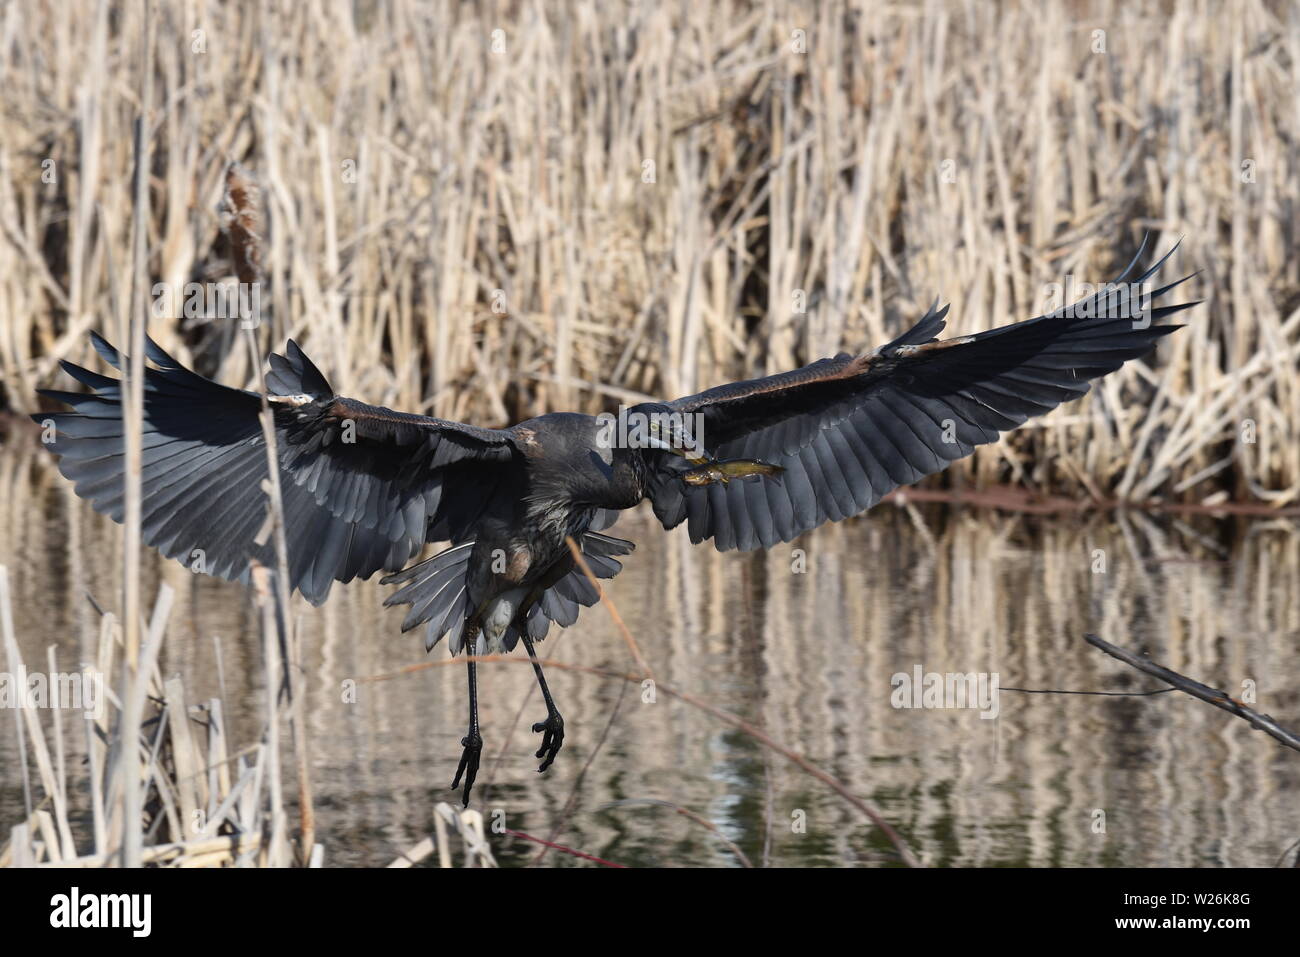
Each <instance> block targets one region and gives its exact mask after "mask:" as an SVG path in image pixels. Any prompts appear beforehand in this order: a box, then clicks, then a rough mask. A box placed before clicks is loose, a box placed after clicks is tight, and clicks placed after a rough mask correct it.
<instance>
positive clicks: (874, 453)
mask: <svg viewBox="0 0 1300 957" xmlns="http://www.w3.org/2000/svg"><path fill="white" fill-rule="evenodd" d="M1175 248H1177V247H1175ZM1172 252H1173V250H1170V253H1169V254H1166V256H1165V257H1164V258H1162V259H1161V260H1160V261H1159V262H1157V263H1156V264H1155V265H1154V266H1153V267H1152V268H1151V269H1150V270H1148V271H1147V272H1146V273H1143V274H1142V275H1138V276H1134V273H1135V269H1134V266H1135V265H1136V262H1137V259H1136V258H1135V259H1134V264H1131V265H1130V266H1129V268H1128V269H1127V270H1125V272H1124V274H1123V275H1121V276H1120V278H1119V279H1118V280H1116V282H1115V283H1114V284H1111V285H1110V286H1108V287H1106V288H1104V289H1103V290H1101V291H1099V292H1098V293H1097V294H1096V295H1094V296H1092V297H1090V298H1089V299H1085V300H1083V301H1082V302H1080V303H1076V304H1075V305H1073V306H1071V307H1069V308H1064V309H1061V310H1057V311H1056V312H1054V313H1052V314H1050V315H1046V316H1039V317H1038V318H1036V319H1029V320H1026V321H1024V322H1018V323H1015V324H1013V325H1009V326H1003V327H1001V328H998V329H992V330H989V331H988V332H982V333H979V334H977V335H973V336H966V337H963V338H959V339H949V340H946V341H943V342H940V341H936V339H935V335H936V334H937V333H938V332H940V331H941V330H942V329H943V326H944V322H943V317H944V315H945V314H946V313H947V309H946V308H944V309H943V310H941V311H936V310H934V309H931V310H930V312H928V313H927V314H926V315H925V316H924V317H923V318H922V319H921V321H920V322H919V323H917V325H916V326H914V327H913V328H912V329H910V330H909V331H908V332H907V333H905V334H904V335H902V336H901V337H899V338H898V339H896V340H894V341H893V342H891V343H888V344H887V345H885V346H882V347H880V348H879V349H877V350H876V351H875V352H874V353H872V354H870V355H863V356H848V355H840V356H837V357H836V358H834V359H822V360H820V361H819V362H814V363H812V364H811V365H807V366H804V367H803V368H802V369H796V370H795V371H793V372H787V373H783V374H781V375H774V376H768V377H767V378H763V379H754V380H751V381H749V382H738V383H734V384H731V385H724V386H719V387H718V388H715V389H710V390H708V391H707V392H701V393H700V394H698V395H693V396H688V397H686V398H683V399H678V400H677V401H675V402H671V403H669V406H670V408H672V409H673V410H674V411H677V412H681V413H688V414H698V415H701V416H703V422H702V427H703V432H702V438H703V443H704V445H705V447H706V448H707V449H708V450H709V452H710V453H711V454H712V455H713V456H714V457H716V458H718V459H731V458H743V459H760V460H762V461H765V462H769V463H772V464H775V465H780V466H783V467H784V469H785V471H784V473H783V474H782V476H781V477H780V479H766V478H765V479H759V480H752V481H732V482H730V483H729V484H713V485H706V486H693V485H687V484H686V483H685V482H683V481H681V479H680V474H681V472H682V471H683V470H685V469H686V468H688V467H689V466H688V465H687V464H686V463H685V462H684V461H683V460H682V459H681V458H677V457H673V456H671V455H668V454H666V453H656V460H657V462H658V467H657V469H656V471H655V474H654V476H653V479H652V481H651V484H650V489H649V495H650V499H651V502H652V504H653V505H654V510H655V514H656V515H657V516H658V517H659V519H660V521H662V522H663V524H664V526H665V527H667V528H673V527H674V526H676V525H678V524H679V523H681V522H682V521H686V522H687V524H688V528H689V530H690V535H691V540H692V541H695V542H700V541H703V540H705V539H708V538H712V539H713V541H714V544H715V545H716V546H717V547H718V549H719V550H722V551H725V550H727V549H732V548H739V549H753V548H759V547H763V548H766V547H770V546H772V545H774V544H775V543H777V542H780V541H786V542H788V541H790V540H791V539H793V538H795V537H796V536H798V535H800V534H802V533H803V532H806V531H808V530H809V529H812V528H815V527H816V526H818V525H821V524H822V523H824V522H827V521H839V520H841V519H844V518H847V517H849V516H851V515H856V514H858V513H859V512H862V511H864V510H866V509H868V508H870V507H871V506H872V505H874V504H875V503H876V502H878V501H879V500H880V499H881V498H882V497H883V496H884V495H885V494H886V493H888V492H889V491H891V490H892V489H895V488H897V487H898V486H900V485H907V484H909V483H912V482H915V481H917V480H918V479H920V478H921V477H923V476H925V475H929V474H930V473H932V472H937V471H939V470H940V469H943V468H945V467H946V466H947V465H948V464H949V463H950V462H953V461H955V460H956V459H959V458H962V457H964V456H967V455H969V454H971V452H973V451H974V449H975V446H977V445H983V444H985V443H988V442H994V441H996V440H997V439H998V437H999V435H1000V433H1002V432H1005V431H1008V430H1009V429H1013V428H1015V427H1016V426H1018V425H1020V424H1021V423H1023V422H1024V421H1025V420H1026V419H1028V418H1030V417H1031V416H1035V415H1042V414H1043V413H1045V412H1048V411H1049V410H1051V409H1053V408H1055V407H1056V406H1057V405H1059V404H1061V403H1062V402H1068V401H1070V400H1071V399H1077V398H1079V397H1080V396H1082V395H1083V394H1085V393H1086V392H1087V391H1088V388H1089V384H1088V383H1089V380H1091V379H1095V378H1097V377H1099V376H1103V375H1105V374H1106V373H1108V372H1113V371H1114V370H1115V369H1118V368H1119V367H1120V366H1121V365H1123V363H1124V362H1125V361H1127V360H1129V359H1133V358H1137V357H1138V356H1141V355H1143V354H1145V353H1146V352H1148V351H1149V350H1150V349H1151V348H1152V347H1153V345H1154V344H1155V342H1156V341H1157V340H1158V339H1159V338H1160V337H1162V336H1165V335H1168V334H1169V333H1171V332H1173V331H1174V330H1175V329H1178V328H1180V327H1179V326H1176V325H1163V326H1162V325H1157V324H1156V322H1157V321H1158V320H1160V319H1162V318H1163V317H1165V316H1168V315H1170V314H1172V313H1175V312H1178V311H1179V310H1182V309H1186V308H1188V307H1189V306H1193V305H1196V303H1181V304H1177V305H1164V306H1160V305H1157V304H1156V301H1157V300H1158V299H1159V298H1160V297H1161V296H1162V295H1163V294H1165V293H1167V292H1168V291H1169V290H1171V289H1173V288H1174V287H1175V286H1177V285H1178V284H1179V283H1181V282H1184V281H1185V279H1187V278H1191V277H1185V278H1184V279H1180V280H1178V281H1177V282H1173V283H1170V284H1169V285H1167V286H1164V287H1163V288H1159V289H1150V288H1148V286H1147V284H1146V282H1147V280H1148V279H1149V278H1150V277H1151V276H1152V275H1154V274H1155V273H1156V271H1157V270H1158V269H1159V268H1160V267H1161V266H1162V265H1163V264H1164V262H1165V260H1166V259H1168V258H1169V255H1171V254H1172ZM1140 255H1141V251H1139V256H1140ZM698 437H699V436H698V432H697V438H698Z"/></svg>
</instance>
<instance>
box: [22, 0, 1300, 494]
mask: <svg viewBox="0 0 1300 957" xmlns="http://www.w3.org/2000/svg"><path fill="white" fill-rule="evenodd" d="M152 9H153V14H152V16H151V19H150V21H149V23H148V24H146V23H145V22H144V21H143V20H142V16H143V13H142V11H143V10H144V7H143V6H142V5H139V4H122V5H121V6H120V7H118V6H114V5H111V4H102V5H101V4H96V3H93V2H91V0H72V2H70V3H66V4H48V5H44V4H20V5H11V6H9V7H7V8H6V9H5V12H4V14H3V15H2V16H3V18H4V23H3V33H2V34H0V35H3V36H5V37H6V56H4V57H0V85H3V87H4V89H5V91H6V95H5V98H4V103H3V106H0V143H2V144H4V145H3V146H0V237H3V238H0V313H3V315H4V316H5V322H4V332H3V335H0V370H2V371H3V377H4V384H5V389H4V396H3V401H7V403H8V404H9V406H10V407H12V408H14V409H16V410H20V411H28V410H30V409H31V407H32V405H33V403H34V401H35V400H34V398H33V389H34V388H35V387H36V386H37V385H38V384H41V383H45V382H48V381H50V380H51V379H52V378H53V375H54V372H55V369H56V367H55V360H56V359H58V358H62V357H71V358H74V359H84V358H85V357H86V354H87V353H86V345H85V331H86V330H87V329H88V328H93V327H98V328H101V329H112V328H114V322H113V321H112V317H115V316H116V317H120V316H122V315H123V312H124V310H125V309H127V308H128V307H130V308H137V304H138V302H139V297H138V295H133V294H132V293H131V292H128V291H127V289H126V288H124V287H127V286H129V285H130V280H129V278H125V277H129V276H132V275H134V276H136V277H139V275H140V273H139V270H140V267H141V265H142V263H141V253H142V254H143V257H144V263H143V265H144V266H145V267H146V269H147V273H148V276H149V277H151V278H152V279H154V280H156V281H162V282H168V283H172V284H173V285H179V284H182V283H184V282H186V281H189V280H219V279H222V278H223V277H225V276H226V274H227V273H228V272H229V270H230V266H229V265H228V264H229V261H230V260H229V255H228V253H229V249H228V244H227V243H226V242H225V240H224V239H223V238H222V235H221V229H220V225H221V224H220V217H219V215H218V213H217V211H216V207H217V204H218V200H219V199H220V196H221V194H222V191H223V179H222V172H223V169H224V167H225V165H226V162H227V160H228V159H229V158H232V157H233V158H238V159H241V160H243V161H245V162H247V163H248V164H249V165H250V166H251V167H253V168H255V169H256V170H257V171H258V173H259V175H260V176H261V177H262V178H263V180H264V184H265V195H266V200H267V205H268V219H269V224H270V229H269V237H268V244H267V248H266V249H265V251H264V253H265V257H264V263H263V265H264V267H265V270H266V275H267V279H268V293H267V297H266V298H267V299H268V300H269V303H268V305H269V307H270V308H269V309H268V312H269V313H270V319H269V321H268V322H266V323H264V324H263V326H262V328H261V329H260V330H258V331H259V338H260V345H261V347H262V349H263V350H265V348H266V347H268V346H271V345H279V344H280V343H281V342H282V341H283V339H284V338H285V337H287V336H289V335H293V336H296V337H298V338H300V339H302V340H303V341H304V342H305V345H306V347H307V348H308V350H309V351H310V352H311V353H312V354H313V355H314V356H315V357H316V359H317V361H318V362H319V364H320V365H321V366H322V368H324V369H326V370H328V371H329V373H330V375H331V377H332V378H333V380H334V381H335V383H336V385H337V386H338V387H339V388H340V390H341V391H344V392H346V393H349V394H353V395H358V396H361V397H364V398H366V399H369V400H371V401H376V402H382V403H388V404H393V405H396V406H399V407H403V408H408V409H417V410H432V411H435V412H437V413H438V414H440V415H444V416H451V417H456V418H462V419H472V420H475V421H478V422H482V423H484V424H500V423H503V422H505V421H507V420H510V419H516V418H519V417H523V416H526V415H529V414H534V413H537V412H540V411H544V410H547V409H551V408H562V407H567V406H572V407H577V408H581V409H584V410H595V409H598V408H601V407H608V406H609V405H611V404H614V403H617V402H619V401H624V400H631V399H636V398H639V397H641V396H644V395H651V394H655V395H674V394H680V393H683V392H687V391H689V390H692V389H695V388H698V387H703V386H706V385H710V384H713V383H715V382H717V381H720V380H723V379H728V378H734V377H739V376H745V375H749V374H754V373H762V372H768V371H774V370H777V369H781V368H786V367H790V366H793V365H795V364H797V363H799V362H802V361H805V360H808V359H811V358H815V357H817V356H819V355H822V354H826V353H829V352H833V351H835V350H837V349H839V348H842V347H843V348H855V349H856V348H862V347H864V346H870V345H872V344H874V343H876V342H879V341H881V340H883V339H884V338H886V337H887V336H889V335H890V334H892V333H894V332H897V331H898V330H899V329H900V328H901V327H902V326H903V325H904V324H905V323H906V322H908V321H909V320H911V319H914V318H915V317H916V316H917V315H918V313H919V311H920V310H921V309H922V308H923V306H924V305H925V304H926V303H927V301H928V300H929V299H930V298H931V297H932V296H934V295H936V294H938V295H941V296H943V297H944V298H946V299H948V300H951V301H952V303H953V306H954V308H953V323H954V328H955V329H956V330H959V331H962V332H967V331H973V330H979V329H984V328H988V327H990V326H993V325H996V324H1000V323H1002V322H1005V321H1007V320H1009V319H1012V318H1019V317H1023V316H1026V315H1029V314H1032V313H1034V312H1035V311H1038V309H1039V307H1040V306H1042V305H1043V303H1042V301H1041V300H1043V299H1044V298H1045V296H1046V295H1047V290H1048V288H1049V284H1051V283H1063V282H1064V281H1065V277H1066V276H1067V275H1071V276H1074V277H1077V279H1078V280H1079V281H1085V280H1086V281H1092V282H1096V281H1104V280H1105V279H1107V278H1109V277H1110V275H1111V274H1112V273H1113V271H1114V270H1115V269H1116V268H1117V266H1118V265H1120V264H1121V261H1122V260H1123V259H1124V258H1125V256H1126V255H1127V254H1128V253H1130V252H1131V251H1132V249H1133V248H1134V247H1135V245H1136V241H1137V239H1138V237H1139V236H1140V234H1141V233H1142V232H1144V231H1146V230H1152V231H1154V232H1155V233H1156V236H1157V244H1158V245H1159V246H1160V247H1162V248H1163V247H1167V246H1168V245H1169V244H1170V243H1171V242H1172V240H1173V239H1174V238H1176V237H1177V236H1179V235H1184V234H1185V235H1186V237H1187V239H1186V242H1185V243H1184V245H1183V248H1182V251H1181V252H1180V254H1179V257H1178V260H1177V265H1176V267H1175V268H1176V269H1177V270H1180V271H1189V270H1191V269H1193V268H1199V269H1201V270H1202V274H1201V276H1199V277H1198V278H1197V280H1196V281H1195V283H1194V284H1192V286H1193V288H1194V294H1195V295H1197V296H1202V297H1205V298H1206V299H1207V304H1206V306H1204V307H1202V308H1201V309H1200V310H1198V311H1196V312H1194V313H1192V314H1191V316H1190V319H1191V328H1190V329H1188V330H1187V331H1186V332H1184V333H1181V334H1180V335H1179V336H1177V337H1175V338H1173V339H1172V340H1169V341H1168V342H1167V343H1166V344H1164V345H1162V347H1161V349H1160V351H1159V355H1158V357H1157V358H1156V359H1155V360H1153V362H1152V363H1151V364H1150V365H1143V364H1135V365H1133V366H1132V367H1130V368H1128V369H1126V370H1125V371H1123V372H1122V373H1120V374H1117V375H1115V376H1112V377H1110V378H1109V379H1107V380H1106V381H1105V382H1104V383H1103V385H1102V386H1101V387H1100V388H1099V389H1098V390H1097V392H1096V394H1095V395H1093V396H1092V397H1090V398H1089V399H1087V400H1086V401H1085V402H1084V403H1081V404H1076V405H1072V406H1069V407H1067V408H1066V409H1063V410H1060V411H1059V412H1057V413H1055V414H1053V415H1052V416H1051V417H1049V418H1047V419H1046V420H1043V421H1042V422H1041V423H1040V424H1039V425H1038V427H1035V428H1029V429H1025V430H1021V431H1020V432H1018V433H1016V434H1015V435H1013V436H1012V437H1010V438H1009V439H1008V440H1007V441H1004V442H1002V443H1000V444H999V445H997V446H996V447H993V448H990V449H985V450H981V451H980V452H979V453H978V454H977V455H976V456H975V457H974V458H973V459H971V460H970V461H968V462H966V463H964V464H962V465H961V466H960V467H958V468H955V469H954V470H951V471H950V472H949V473H948V474H947V476H946V477H945V478H942V479H939V480H937V481H940V482H956V483H958V484H965V485H969V484H975V485H980V486H983V485H989V484H993V483H999V482H1003V481H1008V480H1012V481H1016V482H1020V483H1024V484H1026V485H1028V486H1030V487H1031V488H1034V489H1038V490H1052V491H1058V492H1062V493H1065V494H1074V495H1080V494H1082V495H1089V496H1097V497H1102V496H1111V497H1116V498H1120V499H1125V500H1130V501H1136V500H1151V499H1153V498H1164V499H1177V500H1183V501H1211V502H1214V501H1222V500H1226V499H1250V500H1255V501H1261V502H1267V503H1271V504H1285V503H1289V502H1294V501H1295V500H1296V496H1297V492H1298V491H1300V441H1297V439H1300V436H1297V429H1300V389H1298V388H1297V385H1296V382H1295V375H1294V369H1295V366H1296V352H1297V348H1298V347H1297V336H1296V332H1297V326H1298V325H1300V309H1297V304H1298V303H1300V263H1297V261H1296V259H1295V257H1294V256H1291V255H1290V254H1289V251H1290V249H1291V248H1292V247H1293V246H1294V241H1295V236H1294V229H1295V222H1296V209H1297V202H1298V201H1300V177H1298V176H1297V175H1296V173H1297V170H1296V164H1297V162H1298V160H1297V154H1296V152H1295V151H1294V150H1293V149H1291V148H1290V146H1289V145H1288V144H1291V143H1294V142H1295V141H1296V140H1297V139H1298V138H1300V114H1297V112H1296V110H1295V108H1294V103H1295V90H1296V88H1297V83H1298V82H1300V81H1298V78H1297V70H1300V12H1297V10H1296V8H1295V7H1294V5H1288V4H1285V3H1281V2H1267V0H1236V2H1230V3H1222V4H1219V3H1210V2H1200V0H1183V2H1148V3H1140V4H1131V3H1118V2H1112V0H1097V2H1065V0H1056V2H1047V3H1042V4H1039V3H1024V4H1015V3H1012V4H980V3H960V4H953V3H941V2H937V0H936V2H929V0H922V2H911V3H895V4H889V5H885V6H881V5H878V4H871V3H848V4H846V3H828V4H809V3H788V2H778V0H771V2H759V3H720V4H685V5H680V4H657V3H649V2H643V3H630V4H621V3H606V2H599V3H598V2H595V0H576V2H573V3H568V4H564V5H559V6H556V7H552V6H550V5H542V4H532V3H513V4H506V5H497V4H482V3H468V4H461V3H451V2H429V3H417V2H413V0H397V2H394V3H391V4H353V5H348V4H324V5H310V4H309V5H295V4H257V5H246V4H234V5H229V4H219V3H216V2H212V0H198V2H195V3H186V4H180V3H177V2H174V0H162V2H158V3H154V4H152ZM1099 31H1100V32H1099ZM150 64H151V65H152V68H151V69H150V67H149V65H150ZM146 70H147V71H148V72H149V77H150V79H151V81H152V82H151V83H149V84H146V83H145V82H144V79H145V77H144V76H143V75H142V74H143V71H146ZM146 92H149V97H148V98H147V99H146V98H145V93H146ZM142 105H143V107H144V108H145V109H146V110H147V113H148V115H147V117H146V119H147V122H146V123H144V124H142V125H141V126H140V127H139V129H140V130H141V131H142V133H141V136H140V137H139V138H137V137H136V136H134V135H133V131H134V130H136V128H137V127H136V124H137V120H139V119H140V112H141V109H142ZM137 160H141V161H143V162H144V163H145V164H146V166H145V168H146V169H147V170H148V171H149V173H150V175H149V177H148V182H147V183H145V180H144V178H139V179H136V180H134V181H133V176H132V173H133V170H134V169H135V168H136V162H137ZM141 187H145V188H143V189H142V188H141ZM142 207H143V208H142ZM137 221H139V222H141V223H142V224H143V226H144V227H145V228H144V229H143V230H139V229H136V223H137ZM133 239H134V240H135V241H134V242H133ZM140 242H143V243H144V244H145V245H144V249H143V251H142V250H141V247H140V246H139V245H138V244H139V243H140ZM126 251H133V252H134V255H128V254H127V253H126ZM124 270H130V271H129V272H124ZM136 292H137V293H138V282H137V290H136ZM150 326H151V329H150V331H151V333H152V334H153V335H154V336H155V337H156V338H158V339H159V341H160V342H162V343H163V345H164V346H168V347H171V348H173V349H174V350H175V351H176V352H178V353H179V355H180V356H181V358H183V359H192V360H195V361H197V362H198V363H199V365H200V367H201V368H202V369H203V370H204V371H206V372H208V373H210V374H213V375H216V376H218V377H219V378H221V379H222V380H223V381H227V382H234V383H250V382H252V381H253V380H254V378H255V373H254V370H253V369H252V368H251V363H250V359H249V357H248V356H247V355H246V354H245V351H244V350H242V349H239V348H237V347H236V345H237V342H238V338H239V335H238V329H237V328H236V324H235V323H233V322H230V321H228V320H216V319H214V318H213V317H212V316H211V315H198V316H193V317H189V318H185V319H178V318H174V317H171V316H166V315H163V316H159V317H155V318H153V319H152V320H151V323H150Z"/></svg>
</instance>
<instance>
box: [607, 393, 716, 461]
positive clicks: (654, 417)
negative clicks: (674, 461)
mask: <svg viewBox="0 0 1300 957" xmlns="http://www.w3.org/2000/svg"><path fill="white" fill-rule="evenodd" d="M701 418H702V417H701V416H697V415H692V414H690V413H685V412H681V411H679V410H677V409H674V408H673V407H672V406H669V405H665V404H664V403H662V402H642V403H641V404H640V405H634V406H632V408H630V409H627V410H625V411H624V412H622V413H621V415H620V424H621V425H623V426H624V427H625V429H626V435H627V436H628V442H629V445H630V446H631V447H633V448H640V449H650V450H655V451H659V452H668V453H671V454H673V455H680V456H683V457H696V456H700V455H703V454H704V437H703V428H702V426H703V423H702V422H701V421H700V419H701Z"/></svg>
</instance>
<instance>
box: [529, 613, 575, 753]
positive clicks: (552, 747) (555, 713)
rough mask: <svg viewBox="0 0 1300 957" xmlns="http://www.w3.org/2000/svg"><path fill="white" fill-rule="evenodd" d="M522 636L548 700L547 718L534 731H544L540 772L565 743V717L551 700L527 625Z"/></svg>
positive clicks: (540, 750)
mask: <svg viewBox="0 0 1300 957" xmlns="http://www.w3.org/2000/svg"><path fill="white" fill-rule="evenodd" d="M520 637H521V638H522V639H523V640H524V648H525V649H526V650H527V652H528V657H529V659H530V660H531V661H532V663H533V673H534V674H535V675H537V686H538V687H539V688H541V689H542V700H543V701H545V702H546V720H545V721H538V722H537V723H536V724H535V725H533V731H534V732H539V731H540V732H544V733H543V734H542V746H541V747H540V748H538V749H537V754H536V757H539V758H540V757H543V756H545V758H546V760H544V761H543V762H542V766H541V767H539V768H538V769H537V770H538V772H541V771H545V770H546V769H547V768H549V767H550V766H551V762H552V761H554V760H555V756H556V755H557V754H559V753H560V748H561V747H562V746H563V745H564V718H562V717H561V716H560V709H559V708H557V707H555V702H554V701H553V700H551V689H550V688H548V687H546V676H545V675H544V674H542V663H541V662H540V661H539V660H538V659H537V652H536V651H535V650H534V649H533V639H531V638H529V637H528V631H527V628H526V627H525V628H524V629H521V631H520Z"/></svg>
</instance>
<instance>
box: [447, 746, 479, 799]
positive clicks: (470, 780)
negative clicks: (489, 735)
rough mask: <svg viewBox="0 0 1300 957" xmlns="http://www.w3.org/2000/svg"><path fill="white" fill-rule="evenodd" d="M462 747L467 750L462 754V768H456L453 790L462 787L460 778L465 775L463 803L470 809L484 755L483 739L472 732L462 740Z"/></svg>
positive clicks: (452, 783) (452, 784)
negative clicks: (480, 762) (480, 761)
mask: <svg viewBox="0 0 1300 957" xmlns="http://www.w3.org/2000/svg"><path fill="white" fill-rule="evenodd" d="M460 745H461V747H462V748H464V749H465V750H464V751H462V752H461V753H460V766H459V767H458V768H456V777H455V779H454V780H453V781H452V782H451V789H452V790H453V791H454V790H456V788H458V787H460V776H461V775H462V774H463V775H465V793H464V794H463V795H461V803H462V804H463V805H464V806H465V807H469V792H470V789H471V788H473V787H474V778H476V777H477V776H478V759H479V755H480V754H482V753H483V739H482V738H480V737H479V734H478V732H477V731H471V732H470V733H469V734H467V735H465V737H463V738H461V739H460Z"/></svg>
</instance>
